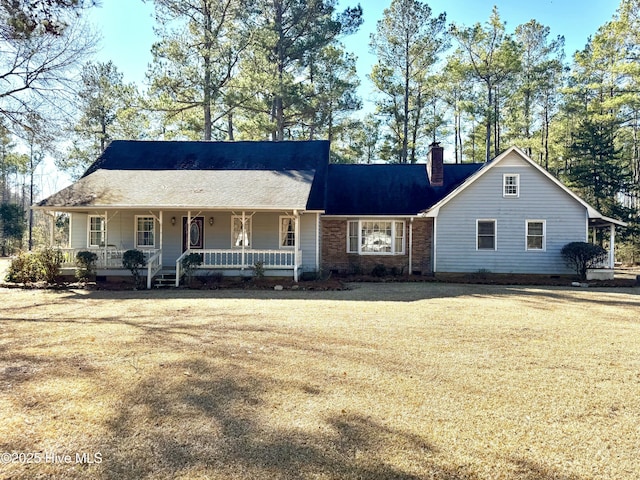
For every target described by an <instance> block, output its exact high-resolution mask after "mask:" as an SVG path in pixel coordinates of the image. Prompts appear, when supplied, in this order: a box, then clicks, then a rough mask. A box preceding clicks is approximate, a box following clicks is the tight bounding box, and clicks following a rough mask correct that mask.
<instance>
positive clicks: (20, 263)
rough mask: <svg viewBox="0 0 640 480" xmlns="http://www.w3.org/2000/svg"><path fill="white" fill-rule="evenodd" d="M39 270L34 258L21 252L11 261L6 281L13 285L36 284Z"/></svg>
mask: <svg viewBox="0 0 640 480" xmlns="http://www.w3.org/2000/svg"><path fill="white" fill-rule="evenodd" d="M39 270H40V269H39V266H38V262H37V259H36V256H35V255H33V254H29V253H24V252H21V253H20V254H19V255H18V256H17V257H15V258H14V259H13V260H11V264H10V265H9V270H8V271H7V281H8V282H13V283H30V282H37V281H38V279H39V276H40V275H39Z"/></svg>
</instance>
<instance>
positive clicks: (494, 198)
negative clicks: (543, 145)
mask: <svg viewBox="0 0 640 480" xmlns="http://www.w3.org/2000/svg"><path fill="white" fill-rule="evenodd" d="M503 174H519V175H520V195H519V197H518V198H503V196H502V178H503ZM478 219H495V220H496V221H497V249H496V250H495V251H486V250H480V251H478V250H476V221H477V220H478ZM526 220H545V221H546V250H545V251H527V250H526V244H525V242H526ZM586 222H587V212H586V209H585V208H584V206H582V205H580V203H578V202H577V201H576V200H575V199H573V198H571V197H570V196H569V195H568V194H567V193H566V192H565V191H563V190H562V189H561V188H560V187H559V186H557V185H555V184H554V183H552V182H551V181H550V180H549V179H548V178H546V177H545V176H544V175H543V174H542V173H541V172H539V171H537V170H536V169H535V168H534V167H532V166H531V165H529V164H528V163H527V162H525V161H524V160H522V159H521V158H520V157H519V156H518V155H517V154H516V153H513V154H511V155H510V156H508V157H506V158H505V159H504V161H503V162H501V163H500V164H498V165H496V166H494V167H493V168H491V169H490V170H488V171H487V172H486V173H485V174H484V175H482V176H481V177H479V178H478V179H477V180H476V181H475V182H474V183H473V184H471V185H470V186H469V187H468V188H467V189H465V190H464V191H462V192H461V193H460V194H459V195H458V196H456V197H455V198H454V199H452V200H451V201H450V202H449V203H447V204H446V205H445V206H443V207H442V208H441V209H440V212H439V214H438V218H437V229H436V235H437V240H436V248H437V253H436V255H437V257H436V262H437V265H436V269H437V271H438V272H475V271H478V270H488V271H491V272H494V273H545V274H566V273H572V272H571V270H570V269H568V268H567V267H566V265H565V264H564V261H563V259H562V256H561V255H560V250H561V249H562V247H563V246H564V245H565V244H567V243H569V242H573V241H584V240H585V237H586V225H587V223H586Z"/></svg>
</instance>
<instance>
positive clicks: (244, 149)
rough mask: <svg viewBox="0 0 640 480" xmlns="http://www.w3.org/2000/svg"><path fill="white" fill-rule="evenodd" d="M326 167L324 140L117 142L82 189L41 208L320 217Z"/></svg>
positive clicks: (81, 184)
mask: <svg viewBox="0 0 640 480" xmlns="http://www.w3.org/2000/svg"><path fill="white" fill-rule="evenodd" d="M328 163H329V142H328V141H322V140H318V141H306V142H297V141H296V142H269V141H263V142H191V141H185V142H183V141H175V142H173V141H172V142H167V141H132V140H114V141H113V142H111V144H110V145H109V146H108V147H107V149H106V150H105V151H104V153H103V154H102V155H101V156H100V157H99V158H98V159H97V160H96V161H95V162H94V163H93V164H92V165H91V166H90V167H89V168H88V169H87V171H86V172H85V174H84V175H83V176H82V178H81V179H80V180H79V181H78V182H76V183H74V184H73V185H71V186H69V187H67V188H66V189H64V190H62V191H61V192H58V193H57V194H54V195H52V196H51V197H49V198H47V199H45V200H43V201H42V202H40V203H39V204H38V205H39V206H41V207H56V206H58V207H63V206H67V207H80V206H87V207H91V206H94V207H98V206H100V207H104V206H136V207H145V208H146V207H151V206H156V207H157V206H162V207H165V208H170V207H172V206H175V207H189V206H190V205H193V206H197V207H204V206H210V207H214V208H216V207H220V208H231V207H247V208H250V207H252V206H253V207H259V208H268V207H271V208H281V207H282V208H284V207H286V208H300V209H307V210H322V209H323V208H324V193H325V192H324V187H325V184H326V172H327V166H328ZM136 171H138V172H140V175H136V174H135V172H136ZM197 172H200V173H199V174H198V173H197Z"/></svg>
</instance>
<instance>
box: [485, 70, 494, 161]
mask: <svg viewBox="0 0 640 480" xmlns="http://www.w3.org/2000/svg"><path fill="white" fill-rule="evenodd" d="M492 106H493V87H492V86H491V82H487V132H486V137H485V159H484V161H485V162H488V161H489V160H491V116H492V115H491V107H492Z"/></svg>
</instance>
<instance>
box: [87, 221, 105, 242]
mask: <svg viewBox="0 0 640 480" xmlns="http://www.w3.org/2000/svg"><path fill="white" fill-rule="evenodd" d="M106 232H107V223H106V222H105V219H104V217H101V216H99V215H89V239H88V244H89V247H104V242H105V239H106Z"/></svg>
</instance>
